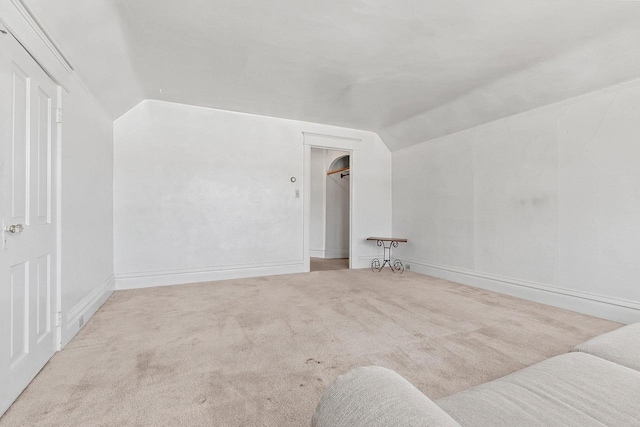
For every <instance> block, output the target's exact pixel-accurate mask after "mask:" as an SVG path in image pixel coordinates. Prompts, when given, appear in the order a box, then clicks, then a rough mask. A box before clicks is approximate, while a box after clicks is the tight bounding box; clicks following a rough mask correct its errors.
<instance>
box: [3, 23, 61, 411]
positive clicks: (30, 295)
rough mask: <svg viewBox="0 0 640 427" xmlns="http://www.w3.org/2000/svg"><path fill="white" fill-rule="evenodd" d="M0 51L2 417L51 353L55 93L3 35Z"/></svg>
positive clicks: (27, 57)
mask: <svg viewBox="0 0 640 427" xmlns="http://www.w3.org/2000/svg"><path fill="white" fill-rule="evenodd" d="M0 29H3V28H2V27H1V26H0ZM0 52H1V54H0V221H1V222H2V231H0V236H1V239H0V415H1V414H2V413H4V412H5V411H6V409H7V408H8V407H9V406H10V405H11V403H12V402H13V401H14V400H15V398H16V397H17V396H18V395H19V394H20V392H21V391H22V390H23V389H24V388H25V387H26V386H27V385H28V384H29V382H30V381H31V380H32V379H33V378H34V377H35V376H36V375H37V373H38V371H40V369H42V367H43V366H44V365H45V363H47V361H48V360H49V359H50V358H51V356H52V355H53V353H54V352H55V350H56V347H57V343H56V339H57V338H56V337H57V333H56V322H55V319H56V311H57V310H56V301H57V299H56V291H57V288H56V281H55V278H56V271H55V270H56V218H55V216H56V209H55V206H56V200H55V197H56V191H55V189H56V182H55V177H56V171H55V166H56V164H55V159H56V145H57V144H56V135H57V132H56V120H55V111H56V107H57V102H56V101H57V99H56V97H57V87H56V85H55V83H54V82H53V81H51V79H50V78H49V77H48V76H47V75H46V74H45V73H44V71H43V70H42V69H41V68H40V67H39V66H38V64H37V63H36V62H35V61H34V60H33V58H31V56H30V55H29V54H28V53H27V52H26V51H25V50H24V48H23V47H22V46H21V45H20V44H19V43H18V42H17V41H16V40H15V39H14V38H13V36H12V35H11V34H10V33H7V34H4V33H2V32H0Z"/></svg>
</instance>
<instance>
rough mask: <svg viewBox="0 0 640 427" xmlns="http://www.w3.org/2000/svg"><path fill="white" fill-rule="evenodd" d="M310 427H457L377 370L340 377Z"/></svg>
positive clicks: (419, 396)
mask: <svg viewBox="0 0 640 427" xmlns="http://www.w3.org/2000/svg"><path fill="white" fill-rule="evenodd" d="M311 425H312V426H313V427H365V426H366V427H393V426H403V427H418V426H420V427H427V426H442V427H460V426H459V424H458V423H456V422H455V421H454V420H453V419H452V418H451V417H450V416H449V415H447V414H446V413H445V412H443V411H442V409H440V408H439V407H438V406H437V405H436V404H435V403H433V402H432V401H431V400H430V399H429V398H428V397H426V396H425V395H424V394H422V393H421V392H420V391H419V390H418V389H417V388H415V387H414V386H413V385H411V383H409V382H408V381H407V380H405V379H404V378H402V377H401V376H400V375H398V374H397V373H395V372H394V371H392V370H389V369H386V368H381V367H378V366H368V367H363V368H357V369H353V370H351V371H349V372H347V373H346V374H344V375H341V376H340V377H338V379H336V381H335V382H334V383H333V384H332V385H331V387H329V389H328V390H327V391H326V392H325V393H324V396H323V397H322V400H320V403H319V404H318V407H317V408H316V412H315V414H314V415H313V419H312V422H311Z"/></svg>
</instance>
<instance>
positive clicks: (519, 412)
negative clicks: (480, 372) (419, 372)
mask: <svg viewBox="0 0 640 427" xmlns="http://www.w3.org/2000/svg"><path fill="white" fill-rule="evenodd" d="M436 403H437V404H438V405H439V406H440V407H441V408H442V409H443V410H444V411H445V412H447V413H448V414H449V415H451V417H453V419H455V420H456V421H457V422H458V423H460V424H461V425H463V426H559V425H562V426H592V425H598V426H602V425H607V426H632V425H633V426H637V425H638V422H639V421H638V420H640V372H638V371H635V370H633V369H629V368H627V367H624V366H621V365H618V364H615V363H613V362H609V361H608V360H604V359H600V358H598V357H595V356H591V355H588V354H585V353H568V354H563V355H561V356H557V357H554V358H551V359H548V360H545V361H543V362H540V363H538V364H536V365H533V366H530V367H528V368H525V369H522V370H520V371H518V372H515V373H513V374H510V375H507V376H505V377H502V378H500V379H497V380H495V381H491V382H489V383H486V384H482V385H479V386H477V387H474V388H471V389H468V390H465V391H462V392H460V393H456V394H454V395H452V396H449V397H446V398H444V399H440V400H438V401H437V402H436Z"/></svg>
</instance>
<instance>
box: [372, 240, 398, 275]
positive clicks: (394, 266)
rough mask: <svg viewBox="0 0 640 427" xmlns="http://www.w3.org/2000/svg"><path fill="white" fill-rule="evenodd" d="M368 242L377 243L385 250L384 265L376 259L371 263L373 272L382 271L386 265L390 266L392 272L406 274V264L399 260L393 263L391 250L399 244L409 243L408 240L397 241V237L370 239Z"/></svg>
mask: <svg viewBox="0 0 640 427" xmlns="http://www.w3.org/2000/svg"><path fill="white" fill-rule="evenodd" d="M367 240H373V241H377V245H378V246H381V247H382V248H384V257H383V259H382V263H380V260H379V259H378V258H374V259H373V260H372V261H371V271H374V272H379V271H382V269H383V268H384V266H385V265H388V266H389V268H390V269H391V271H393V272H394V273H397V272H400V274H402V273H403V272H404V264H403V263H402V261H400V260H399V259H396V260H395V261H393V263H392V262H391V248H397V247H398V243H407V239H397V238H395V237H368V238H367Z"/></svg>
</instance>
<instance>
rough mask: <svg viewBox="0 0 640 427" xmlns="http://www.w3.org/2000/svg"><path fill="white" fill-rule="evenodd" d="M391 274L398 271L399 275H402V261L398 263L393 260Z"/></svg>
mask: <svg viewBox="0 0 640 427" xmlns="http://www.w3.org/2000/svg"><path fill="white" fill-rule="evenodd" d="M392 270H393V272H394V273H395V272H397V271H399V272H400V274H402V273H404V264H403V263H402V261H400V260H399V259H397V260H395V261H394V262H393V268H392Z"/></svg>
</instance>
